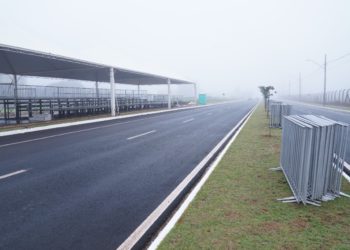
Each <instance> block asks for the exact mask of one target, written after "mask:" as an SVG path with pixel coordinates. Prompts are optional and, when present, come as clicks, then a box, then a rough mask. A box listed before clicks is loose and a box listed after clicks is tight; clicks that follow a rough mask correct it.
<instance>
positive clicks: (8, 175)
mask: <svg viewBox="0 0 350 250" xmlns="http://www.w3.org/2000/svg"><path fill="white" fill-rule="evenodd" d="M24 172H27V170H26V169H21V170H18V171H16V172H12V173H9V174H5V175H1V176H0V180H1V179H5V178H8V177H11V176H14V175H17V174H21V173H24Z"/></svg>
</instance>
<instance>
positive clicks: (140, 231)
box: [117, 104, 258, 250]
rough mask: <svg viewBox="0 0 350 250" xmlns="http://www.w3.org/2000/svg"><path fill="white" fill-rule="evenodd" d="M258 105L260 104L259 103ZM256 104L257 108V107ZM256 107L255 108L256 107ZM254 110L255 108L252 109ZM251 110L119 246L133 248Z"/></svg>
mask: <svg viewBox="0 0 350 250" xmlns="http://www.w3.org/2000/svg"><path fill="white" fill-rule="evenodd" d="M257 105H258V104H257ZM257 105H256V106H255V108H256V107H257ZM255 108H254V109H255ZM252 110H253V109H252ZM250 114H251V112H249V113H248V114H247V115H245V116H244V118H243V119H242V120H241V121H240V122H238V124H237V125H236V126H235V127H234V128H233V129H232V130H231V131H230V132H229V133H228V134H227V135H226V136H225V137H224V138H223V139H222V140H221V141H220V142H219V143H218V144H217V145H216V146H215V147H214V148H213V149H212V150H211V151H210V153H209V154H208V155H206V156H205V157H204V159H203V160H202V161H201V162H200V163H199V164H198V165H197V166H196V167H195V168H194V169H193V170H192V171H191V172H190V173H189V174H188V175H187V176H186V177H185V179H183V180H182V182H181V183H180V184H179V185H178V186H177V187H176V188H175V189H174V190H173V191H172V192H171V193H170V194H169V195H168V196H167V197H166V198H165V199H164V200H163V201H162V203H161V204H160V205H159V206H158V207H157V208H156V209H155V210H154V211H153V212H152V213H151V214H150V215H149V216H148V217H147V218H146V219H145V220H144V221H143V222H142V223H141V224H140V225H139V226H138V227H137V228H136V230H135V231H134V232H133V233H132V234H130V235H129V237H128V238H127V239H126V240H125V241H124V242H123V243H122V244H121V245H120V246H119V247H118V248H117V249H118V250H121V249H123V250H124V249H131V248H132V247H133V246H134V245H135V244H136V243H137V242H138V241H139V240H140V239H141V237H142V236H143V235H144V234H145V233H146V232H147V230H148V229H149V228H150V227H151V226H152V225H153V223H154V222H155V221H156V220H157V219H158V218H159V217H160V216H161V215H162V214H163V212H164V211H165V210H166V209H167V208H168V206H169V205H170V204H171V203H172V202H173V201H174V200H175V199H176V198H177V197H178V196H179V194H180V193H181V192H182V191H183V190H184V188H186V186H187V185H188V184H189V183H190V181H191V180H192V179H193V178H194V177H195V176H196V175H197V174H198V173H199V171H201V170H202V168H203V167H205V166H206V163H207V162H208V161H209V160H210V159H211V158H212V156H213V155H214V154H215V153H216V152H217V151H218V150H219V149H220V147H221V146H222V145H223V143H224V142H225V141H226V140H227V138H229V137H230V136H231V135H232V133H234V132H235V131H236V129H237V128H238V127H239V125H240V124H241V123H242V121H243V120H244V119H245V118H247V117H248V116H249V115H250Z"/></svg>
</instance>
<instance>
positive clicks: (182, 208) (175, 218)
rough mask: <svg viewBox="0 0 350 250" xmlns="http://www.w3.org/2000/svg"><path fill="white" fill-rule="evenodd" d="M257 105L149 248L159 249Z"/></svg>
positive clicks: (152, 249)
mask: <svg viewBox="0 0 350 250" xmlns="http://www.w3.org/2000/svg"><path fill="white" fill-rule="evenodd" d="M255 109H256V107H255V108H254V110H253V111H252V112H251V113H250V115H249V116H248V117H247V119H246V120H245V121H244V122H243V124H242V125H241V127H239V128H238V130H237V131H236V133H235V134H234V136H233V137H232V138H231V139H230V141H229V142H228V144H227V145H226V146H225V148H224V149H223V150H222V151H221V152H220V154H219V155H218V156H217V158H216V159H215V161H214V162H213V163H212V164H211V165H210V167H209V168H208V170H207V171H206V173H205V174H204V175H203V177H202V178H201V180H200V181H199V182H198V183H197V185H196V186H195V187H194V188H193V189H192V191H191V193H190V194H189V195H188V196H187V198H186V199H185V201H184V202H183V203H182V204H181V206H180V208H179V209H178V210H177V211H176V212H175V214H174V215H173V216H172V218H171V219H170V220H169V221H168V223H167V224H166V225H165V227H164V228H163V229H162V230H161V231H160V232H159V234H158V235H157V237H156V238H155V239H154V240H153V242H152V243H151V245H150V246H149V247H148V250H154V249H157V247H158V246H159V245H160V243H161V242H162V241H163V240H164V239H165V237H166V236H167V235H168V233H169V232H170V231H171V229H173V228H174V226H175V225H176V223H177V222H178V221H179V219H180V218H181V216H182V215H183V214H184V213H185V211H186V209H187V208H188V206H189V205H190V204H191V202H192V201H193V199H194V198H195V197H196V195H197V194H198V192H199V191H200V190H201V188H202V187H203V185H204V184H205V182H206V181H207V180H208V179H209V176H210V175H211V174H212V173H213V171H214V170H215V168H216V167H217V166H218V165H219V163H220V161H221V159H222V158H223V157H224V155H225V154H226V152H227V151H228V149H229V148H230V147H231V145H232V143H233V142H234V141H235V140H236V138H237V136H238V135H239V133H240V132H241V130H242V129H243V127H244V126H245V124H246V123H247V122H248V120H249V118H250V117H251V115H252V114H253V113H254V111H255Z"/></svg>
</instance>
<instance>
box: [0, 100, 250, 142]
mask: <svg viewBox="0 0 350 250" xmlns="http://www.w3.org/2000/svg"><path fill="white" fill-rule="evenodd" d="M239 101H243V100H233V101H228V102H221V103H213V104H207V105H197V106H190V107H182V108H174V109H167V110H158V111H151V112H145V113H138V114H130V115H122V116H115V117H106V118H97V119H91V120H85V121H76V122H67V123H61V124H52V125H47V126H41V127H35V128H24V129H16V130H10V131H4V132H0V137H2V136H9V135H18V134H25V133H31V132H37V131H43V130H49V129H55V128H65V127H71V126H77V125H83V124H89V123H95V122H104V121H111V120H119V119H126V118H132V117H138V116H147V115H153V114H161V113H166V112H173V111H179V110H187V109H198V108H204V107H209V106H214V105H222V104H227V103H230V102H239Z"/></svg>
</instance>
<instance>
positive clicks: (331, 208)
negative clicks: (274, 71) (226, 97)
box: [160, 107, 350, 249]
mask: <svg viewBox="0 0 350 250" xmlns="http://www.w3.org/2000/svg"><path fill="white" fill-rule="evenodd" d="M268 135H269V128H268V121H267V118H266V114H265V113H264V111H263V107H259V108H258V109H257V111H256V112H255V113H254V114H253V116H252V117H251V119H250V120H249V121H248V123H247V124H246V126H245V127H244V129H243V130H242V132H241V133H240V134H239V136H238V137H237V139H236V140H235V142H234V143H233V144H232V146H231V147H230V148H229V150H228V151H227V153H226V155H225V156H224V157H223V159H222V160H221V162H220V163H219V165H218V167H217V168H216V169H215V171H214V172H213V173H212V175H211V176H210V178H209V179H208V180H207V182H206V183H205V185H204V186H203V188H202V189H201V190H200V192H199V193H198V195H197V197H196V198H195V199H194V201H193V202H192V203H191V204H190V206H189V208H188V209H187V210H186V212H185V214H184V215H183V216H182V218H181V222H180V223H178V224H177V225H176V226H175V228H174V229H173V230H172V231H171V232H170V234H169V235H168V236H167V237H166V239H165V240H164V241H163V242H162V244H161V245H160V249H350V237H349V235H350V199H348V198H344V197H342V198H338V199H336V200H334V201H330V202H325V203H322V206H321V207H315V206H311V205H309V206H303V205H300V204H285V203H281V202H278V201H276V199H277V198H282V197H288V196H291V195H292V193H291V191H290V189H289V186H288V183H287V182H286V180H285V178H284V175H283V173H282V172H281V171H277V172H276V171H269V168H272V167H278V166H279V154H280V144H281V129H272V130H271V136H268ZM342 187H343V191H344V192H347V193H350V185H349V183H348V182H346V181H345V180H343V185H342Z"/></svg>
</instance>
